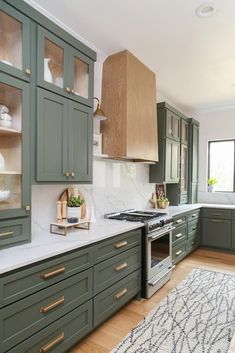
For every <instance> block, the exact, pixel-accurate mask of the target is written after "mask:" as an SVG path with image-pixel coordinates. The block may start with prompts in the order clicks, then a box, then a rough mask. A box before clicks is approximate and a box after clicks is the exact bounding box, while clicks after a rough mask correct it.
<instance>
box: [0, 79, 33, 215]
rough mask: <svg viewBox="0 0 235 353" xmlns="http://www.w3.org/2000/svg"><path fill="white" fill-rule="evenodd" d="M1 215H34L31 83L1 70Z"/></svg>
mask: <svg viewBox="0 0 235 353" xmlns="http://www.w3.org/2000/svg"><path fill="white" fill-rule="evenodd" d="M0 103H1V104H2V105H4V106H5V110H6V109H7V110H9V113H7V114H6V117H7V119H8V120H1V122H0V190H1V191H0V219H6V218H11V217H12V218H13V217H22V216H29V215H30V175H29V172H30V165H29V160H30V126H29V109H30V90H29V84H28V83H26V82H24V81H22V80H19V79H16V78H13V77H11V76H9V75H7V74H4V73H0Z"/></svg>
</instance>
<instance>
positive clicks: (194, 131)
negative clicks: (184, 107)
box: [189, 118, 199, 203]
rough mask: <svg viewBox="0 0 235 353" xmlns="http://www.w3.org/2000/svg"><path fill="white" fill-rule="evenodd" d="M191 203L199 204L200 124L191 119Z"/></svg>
mask: <svg viewBox="0 0 235 353" xmlns="http://www.w3.org/2000/svg"><path fill="white" fill-rule="evenodd" d="M189 146H190V148H189V203H197V194H198V162H199V158H198V157H199V156H198V154H199V151H198V148H199V122H198V121H196V120H195V119H193V118H190V119H189Z"/></svg>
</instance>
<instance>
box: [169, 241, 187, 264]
mask: <svg viewBox="0 0 235 353" xmlns="http://www.w3.org/2000/svg"><path fill="white" fill-rule="evenodd" d="M186 254H187V243H186V241H183V242H182V243H180V244H179V245H177V246H174V247H173V248H172V262H173V264H176V263H177V262H179V261H180V260H182V259H183V258H184V257H185V255H186Z"/></svg>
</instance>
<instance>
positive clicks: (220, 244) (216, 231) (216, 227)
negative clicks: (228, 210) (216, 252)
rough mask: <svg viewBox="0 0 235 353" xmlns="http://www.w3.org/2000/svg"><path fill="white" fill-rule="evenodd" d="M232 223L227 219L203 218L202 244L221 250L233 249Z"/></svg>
mask: <svg viewBox="0 0 235 353" xmlns="http://www.w3.org/2000/svg"><path fill="white" fill-rule="evenodd" d="M231 223H232V222H231V221H230V220H227V219H214V218H213V219H210V218H203V219H202V222H201V226H202V229H201V244H202V245H205V246H210V247H216V248H221V249H231V242H232V241H231V232H232V225H231Z"/></svg>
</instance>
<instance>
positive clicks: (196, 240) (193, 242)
mask: <svg viewBox="0 0 235 353" xmlns="http://www.w3.org/2000/svg"><path fill="white" fill-rule="evenodd" d="M199 244H200V236H199V233H197V232H196V233H194V234H193V235H192V236H191V237H190V238H188V240H187V252H188V253H189V252H191V251H193V250H194V249H196V248H197V247H198V246H199Z"/></svg>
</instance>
